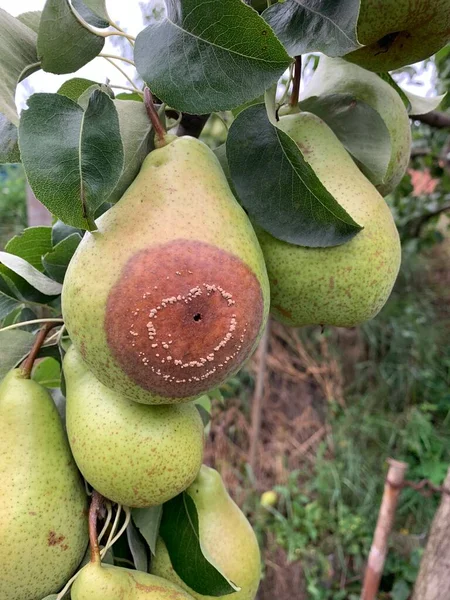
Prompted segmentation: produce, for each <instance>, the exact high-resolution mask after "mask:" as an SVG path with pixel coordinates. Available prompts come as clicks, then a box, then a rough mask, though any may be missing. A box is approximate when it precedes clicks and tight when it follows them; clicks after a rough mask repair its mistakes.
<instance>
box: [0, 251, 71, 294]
mask: <svg viewBox="0 0 450 600" xmlns="http://www.w3.org/2000/svg"><path fill="white" fill-rule="evenodd" d="M0 263H2V264H4V265H5V266H6V267H8V268H9V269H11V271H14V273H16V274H17V275H19V276H20V277H22V278H23V279H25V281H26V282H28V283H29V284H30V285H31V286H33V287H34V288H35V289H36V290H38V291H39V292H41V293H42V294H45V295H46V296H57V295H58V294H60V293H61V290H62V286H61V284H60V283H57V282H56V281H53V279H50V278H49V277H47V276H46V275H44V274H43V273H41V272H40V271H38V270H37V269H35V268H34V267H33V266H32V265H30V263H28V262H27V261H26V260H24V259H23V258H20V257H19V256H15V255H14V254H9V253H8V252H0Z"/></svg>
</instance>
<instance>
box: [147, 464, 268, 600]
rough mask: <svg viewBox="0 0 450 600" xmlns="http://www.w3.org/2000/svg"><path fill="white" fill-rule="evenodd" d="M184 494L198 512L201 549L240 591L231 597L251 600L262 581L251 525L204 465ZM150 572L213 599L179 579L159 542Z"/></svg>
mask: <svg viewBox="0 0 450 600" xmlns="http://www.w3.org/2000/svg"><path fill="white" fill-rule="evenodd" d="M187 493H188V494H189V495H190V496H191V498H192V499H193V500H194V502H195V506H196V508H197V513H198V520H199V533H200V542H201V544H202V548H203V549H204V550H205V552H206V553H207V555H208V558H209V559H211V560H212V562H213V563H214V564H215V565H216V566H217V567H218V568H219V569H220V570H221V572H222V573H224V575H226V577H228V579H229V580H231V581H232V582H233V583H234V584H236V585H237V586H239V587H240V588H241V590H240V591H238V592H234V593H233V594H232V597H233V598H234V599H235V600H253V598H255V596H256V592H257V590H258V585H259V580H260V578H261V557H260V552H259V547H258V541H257V539H256V536H255V534H254V532H253V529H252V528H251V525H250V523H249V522H248V521H247V519H246V517H245V515H244V514H243V513H242V511H241V510H240V509H239V507H238V506H237V505H236V504H235V503H234V502H233V500H232V499H231V498H230V496H229V494H228V492H227V490H226V488H225V486H224V484H223V481H222V478H221V477H220V475H219V473H218V472H217V471H216V470H214V469H211V468H209V467H206V466H205V465H203V466H202V468H201V469H200V472H199V474H198V476H197V478H196V480H195V481H194V483H193V484H192V485H191V486H190V487H189V488H188V489H187ZM151 572H152V573H154V574H155V575H159V576H160V577H164V579H168V580H169V581H173V582H174V583H176V584H178V585H179V586H181V587H182V588H183V589H185V590H187V591H188V592H189V594H191V596H193V597H194V598H197V600H205V599H206V600H212V599H213V598H214V597H216V596H203V595H201V594H198V593H197V592H194V591H193V590H192V589H190V588H189V587H188V586H187V585H186V584H185V583H184V582H183V581H182V580H181V579H180V577H179V576H178V575H177V574H176V572H175V570H174V569H173V567H172V564H171V562H170V558H169V554H168V552H167V549H166V546H165V544H164V542H163V541H162V539H161V538H159V539H158V541H157V545H156V555H155V556H154V557H153V560H152V563H151ZM226 597H227V596H219V598H226Z"/></svg>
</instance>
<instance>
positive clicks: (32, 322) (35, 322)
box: [0, 319, 64, 333]
mask: <svg viewBox="0 0 450 600" xmlns="http://www.w3.org/2000/svg"><path fill="white" fill-rule="evenodd" d="M37 323H54V324H55V325H59V324H60V323H64V319H32V320H31V321H21V322H20V323H13V324H12V325H8V326H7V327H3V328H2V329H0V333H2V332H3V331H8V330H9V329H17V328H18V327H25V326H26V325H35V324H37Z"/></svg>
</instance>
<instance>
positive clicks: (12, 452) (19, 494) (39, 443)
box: [0, 369, 88, 600]
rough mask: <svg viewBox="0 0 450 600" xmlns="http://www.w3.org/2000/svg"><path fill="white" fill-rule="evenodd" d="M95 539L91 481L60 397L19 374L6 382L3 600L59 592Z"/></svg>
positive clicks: (0, 502)
mask: <svg viewBox="0 0 450 600" xmlns="http://www.w3.org/2000/svg"><path fill="white" fill-rule="evenodd" d="M87 542H88V528H87V505H86V494H85V491H84V484H83V483H82V480H81V477H80V474H79V473H78V470H77V468H76V466H75V462H74V460H73V458H72V455H71V453H70V449H69V444H68V442H67V438H66V436H65V433H64V431H63V427H62V423H61V421H60V418H59V415H58V412H57V410H56V408H55V405H54V403H53V400H52V399H51V397H50V395H49V394H48V392H47V391H46V390H45V388H43V387H42V386H41V385H39V384H38V383H36V382H35V381H32V380H29V379H27V378H26V377H25V375H24V372H23V371H22V370H21V369H14V370H12V371H10V372H9V373H8V374H7V375H6V377H5V378H4V380H3V382H2V383H1V385H0V564H1V565H2V574H1V577H0V598H1V600H42V598H45V597H46V596H47V595H49V594H52V593H55V592H58V591H59V590H60V589H61V587H62V586H63V585H64V584H65V583H66V581H67V580H68V579H69V578H70V577H71V575H72V574H73V572H74V571H75V570H76V568H77V567H78V565H79V564H80V562H81V560H82V558H83V555H84V552H85V550H86V546H87Z"/></svg>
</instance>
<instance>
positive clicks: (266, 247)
mask: <svg viewBox="0 0 450 600" xmlns="http://www.w3.org/2000/svg"><path fill="white" fill-rule="evenodd" d="M278 126H279V128H280V129H282V130H283V131H284V132H286V133H287V134H288V135H289V136H290V137H291V138H292V139H293V140H294V141H295V142H296V143H297V145H298V147H299V148H300V150H301V151H302V153H303V155H304V157H305V159H306V160H307V161H308V163H309V164H310V165H311V167H312V168H313V169H314V171H315V173H316V175H317V177H318V178H319V180H320V181H321V182H322V184H323V185H324V186H325V187H326V188H327V190H328V191H329V192H330V193H331V194H332V195H333V196H334V197H335V198H336V200H337V201H338V202H339V204H341V205H342V206H343V207H344V208H345V210H346V211H347V212H348V213H349V214H350V216H351V217H352V218H353V219H354V220H355V221H356V222H357V223H358V224H359V225H361V226H362V227H364V229H363V230H362V231H361V232H359V233H358V234H357V235H356V236H355V237H354V238H352V239H351V240H350V241H349V242H347V243H345V244H342V245H340V246H333V247H327V248H307V247H302V246H296V245H293V244H289V243H286V242H283V241H280V240H278V239H275V238H274V237H272V236H271V235H270V234H269V233H267V232H265V231H262V230H258V231H257V233H258V238H259V241H260V244H261V247H262V249H263V253H264V258H265V260H266V265H267V270H268V273H269V279H270V284H271V299H272V300H271V312H272V313H273V315H274V316H275V318H276V319H278V320H279V321H281V322H282V323H285V324H287V325H291V326H295V327H300V326H303V325H313V324H316V325H318V324H320V325H337V326H341V327H353V326H355V325H357V324H359V323H361V322H363V321H366V320H368V319H371V318H372V317H374V316H375V315H376V314H377V313H378V311H379V310H380V309H381V308H382V306H383V305H384V304H385V302H386V300H387V298H388V296H389V294H390V292H391V290H392V287H393V285H394V282H395V279H396V277H397V274H398V270H399V266H400V254H401V251H400V241H399V236H398V232H397V229H396V227H395V223H394V220H393V218H392V215H391V212H390V210H389V208H388V206H387V204H386V202H385V201H384V200H383V198H382V196H381V195H380V194H379V193H378V192H377V190H376V189H375V188H374V186H373V185H372V184H371V183H370V182H369V181H368V180H367V179H366V178H365V177H364V175H363V174H362V173H361V172H360V171H359V169H358V168H357V166H356V165H355V163H354V162H353V160H352V159H351V157H350V155H349V154H348V153H347V152H346V150H345V148H344V147H343V146H342V144H341V143H340V141H339V140H338V139H337V137H336V136H335V135H334V133H333V132H332V131H331V129H330V128H329V127H328V126H327V125H326V124H325V123H324V122H323V121H322V120H321V119H319V117H316V116H315V115H312V114H311V113H306V112H302V113H298V114H292V115H287V116H284V117H281V119H280V121H279V122H278Z"/></svg>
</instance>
